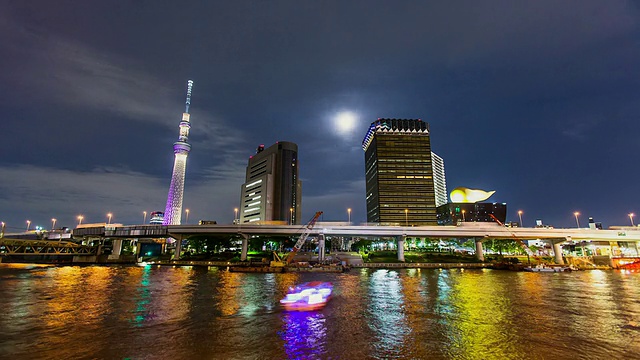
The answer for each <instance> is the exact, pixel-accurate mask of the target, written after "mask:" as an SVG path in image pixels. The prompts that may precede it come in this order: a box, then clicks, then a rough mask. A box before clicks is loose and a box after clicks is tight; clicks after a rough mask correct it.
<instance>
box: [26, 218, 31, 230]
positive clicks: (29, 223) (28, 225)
mask: <svg viewBox="0 0 640 360" xmlns="http://www.w3.org/2000/svg"><path fill="white" fill-rule="evenodd" d="M30 226H31V220H27V231H29V227H30Z"/></svg>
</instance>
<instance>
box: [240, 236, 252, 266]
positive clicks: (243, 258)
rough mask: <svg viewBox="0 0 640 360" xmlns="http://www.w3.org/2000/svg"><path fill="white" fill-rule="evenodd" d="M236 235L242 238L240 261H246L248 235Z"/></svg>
mask: <svg viewBox="0 0 640 360" xmlns="http://www.w3.org/2000/svg"><path fill="white" fill-rule="evenodd" d="M238 235H240V236H242V252H241V253H240V261H247V253H248V252H249V235H246V234H238Z"/></svg>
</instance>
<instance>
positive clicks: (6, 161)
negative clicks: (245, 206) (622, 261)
mask: <svg viewBox="0 0 640 360" xmlns="http://www.w3.org/2000/svg"><path fill="white" fill-rule="evenodd" d="M491 4H494V5H496V6H491V5H490V4H489V3H485V4H477V3H475V2H471V1H470V2H463V3H461V4H458V5H457V6H454V5H447V4H413V5H411V6H402V5H398V4H396V5H395V6H394V5H391V4H387V3H384V2H379V3H375V4H371V3H370V2H366V3H365V2H352V3H349V4H343V3H338V2H336V3H326V4H324V5H319V4H297V5H296V6H286V5H284V4H272V5H267V4H262V3H260V2H250V3H248V4H247V5H246V6H240V5H238V4H198V5H196V3H193V4H166V5H164V6H157V7H155V8H149V7H145V6H144V5H141V4H121V5H118V11H112V10H113V9H112V6H113V5H112V4H110V3H107V2H105V3H99V2H97V3H92V4H76V3H71V2H69V3H64V2H63V3H58V4H55V6H54V5H52V4H50V3H48V2H45V1H41V2H38V1H35V2H29V3H24V4H23V3H5V4H1V5H0V29H1V30H2V31H0V40H1V41H2V42H3V46H4V48H5V52H6V56H4V57H3V58H2V59H0V61H1V62H2V66H1V67H0V69H1V70H0V79H1V81H2V83H3V85H4V86H3V89H2V90H0V91H2V96H1V97H0V98H1V99H2V101H1V102H0V109H2V114H3V120H2V121H1V122H0V133H2V134H4V135H5V137H4V138H3V142H2V145H0V146H2V147H1V153H2V154H3V155H4V156H2V157H1V158H0V172H1V173H2V174H3V176H2V177H0V194H2V195H0V220H1V221H4V222H6V223H7V225H8V228H9V229H16V230H19V229H23V228H26V226H27V223H26V221H27V220H29V221H30V225H31V228H34V227H35V226H42V227H44V228H48V227H50V226H51V225H52V223H53V221H52V219H56V221H55V223H56V226H74V225H76V224H77V223H78V221H79V220H78V218H77V217H78V216H83V218H82V219H83V220H82V221H83V223H85V222H107V221H108V220H110V222H112V223H125V224H134V223H141V222H142V220H143V212H145V211H146V212H147V214H149V213H150V212H152V211H162V210H163V209H164V206H165V201H166V195H167V184H168V182H169V181H170V177H169V175H170V173H171V164H172V161H171V160H172V159H173V156H172V154H171V153H170V151H168V149H169V148H170V146H171V145H172V144H173V142H174V141H175V126H176V120H179V119H177V116H178V114H179V110H178V109H180V106H181V103H182V101H183V91H182V89H183V87H184V82H185V81H186V80H187V79H194V80H195V81H196V82H197V83H198V91H197V94H196V99H197V104H198V106H197V108H194V109H193V112H192V113H193V121H192V126H193V129H194V132H195V133H194V134H192V136H191V137H190V139H189V140H190V143H192V144H193V149H194V151H192V152H191V153H190V154H189V164H188V168H189V170H188V174H187V180H186V185H185V194H184V205H183V207H184V208H185V209H190V211H191V214H190V215H189V222H190V223H195V222H197V220H199V219H203V220H217V221H219V222H220V223H231V221H232V220H233V218H234V208H238V206H239V204H238V199H239V198H240V185H241V184H242V183H243V181H244V174H245V167H246V162H247V159H248V157H249V156H250V155H252V153H253V152H254V149H255V146H256V144H272V143H275V142H277V141H291V142H294V143H296V144H298V145H299V161H300V177H301V180H302V182H303V183H304V188H303V203H302V215H301V219H300V222H301V223H304V222H306V220H307V219H308V218H310V217H311V216H312V215H313V213H314V212H315V211H318V210H322V211H324V220H325V221H328V220H342V221H345V220H346V219H347V218H348V216H350V217H351V219H352V221H353V222H355V223H360V222H364V221H365V219H366V210H365V189H364V183H365V180H364V175H363V169H364V159H363V158H364V156H363V154H362V149H361V148H360V143H361V141H362V137H363V136H364V133H365V132H366V129H367V127H368V125H369V124H370V123H371V122H372V121H374V120H375V119H377V118H422V119H424V120H425V121H426V122H428V123H429V124H430V127H431V133H432V136H431V142H432V147H433V149H434V150H435V152H436V153H437V154H438V155H439V156H440V157H441V158H442V159H443V160H444V162H445V164H446V179H447V187H448V189H449V191H450V190H451V189H453V188H456V187H459V186H465V187H469V188H473V189H483V190H487V191H490V190H495V191H496V193H495V195H494V196H493V197H492V198H490V199H489V201H496V202H505V203H507V204H508V209H509V213H508V215H507V220H508V221H518V217H519V214H518V213H517V212H518V211H519V210H521V211H522V214H520V215H521V216H522V218H523V222H524V224H525V225H527V226H533V225H534V223H535V220H537V219H542V220H543V222H544V223H545V224H550V225H554V226H557V227H575V226H576V223H577V220H579V223H580V224H581V225H582V226H586V224H587V220H588V218H589V217H593V218H594V219H595V221H597V222H602V223H603V225H604V226H605V227H607V226H612V225H629V224H630V223H631V222H633V221H634V220H635V219H633V217H632V216H631V217H630V216H629V214H631V213H637V212H638V211H640V210H638V209H637V208H636V206H637V204H639V203H640V195H639V194H638V192H637V191H635V188H634V182H633V179H635V178H636V177H637V176H638V175H639V174H638V172H639V171H638V170H637V169H636V168H635V167H633V160H634V155H636V154H637V144H638V135H637V134H638V133H640V122H638V121H637V120H636V119H635V117H636V116H637V115H636V113H637V112H638V111H637V110H638V109H637V107H638V106H639V105H637V104H636V103H637V101H636V100H635V98H636V94H637V93H638V90H640V89H639V87H638V80H640V74H638V72H637V70H635V68H636V66H635V64H637V63H638V60H640V49H638V46H637V45H636V44H635V38H636V37H637V36H638V34H639V33H640V31H639V29H638V25H637V24H638V23H640V21H639V20H640V15H639V14H640V12H639V11H638V10H639V9H638V7H637V5H635V4H633V3H630V2H623V1H612V2H607V3H606V4H603V3H601V2H598V1H580V2H563V3H556V2H552V1H548V2H547V1H541V2H536V3H535V4H512V3H509V2H504V3H503V2H493V3H491ZM462 9H464V10H462ZM222 14H224V16H223V15H222ZM442 19H446V20H442ZM381 24H384V25H381ZM195 129H197V131H195ZM347 209H352V210H351V212H349V214H348V213H347ZM575 212H578V213H579V214H580V215H579V219H576V216H575V215H574V213H575ZM107 214H112V216H111V217H108V216H107ZM148 219H149V218H148V216H147V221H148Z"/></svg>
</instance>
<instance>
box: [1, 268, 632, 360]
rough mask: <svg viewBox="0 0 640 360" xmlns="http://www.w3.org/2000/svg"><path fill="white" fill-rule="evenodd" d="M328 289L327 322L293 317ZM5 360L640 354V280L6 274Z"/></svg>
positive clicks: (383, 274) (498, 274)
mask: <svg viewBox="0 0 640 360" xmlns="http://www.w3.org/2000/svg"><path fill="white" fill-rule="evenodd" d="M311 280H325V281H331V282H333V283H334V286H335V296H334V298H333V299H332V300H331V302H330V303H329V304H328V305H327V307H326V308H325V309H323V310H322V311H318V312H299V313H287V312H284V311H282V309H281V308H280V307H279V303H278V301H279V299H281V298H282V297H283V296H284V294H285V293H286V290H287V288H288V287H289V286H292V285H294V284H296V283H299V282H303V281H311ZM0 308H1V309H2V310H3V312H2V313H3V315H2V316H0V358H2V359H84V358H86V359H125V358H129V359H287V358H288V359H614V358H615V359H618V358H640V273H634V272H624V271H585V272H575V273H567V274H564V273H558V274H533V273H517V272H506V271H492V270H473V271H469V270H421V269H407V270H352V271H351V272H350V273H346V274H241V273H229V272H226V271H224V270H218V269H216V268H211V269H206V268H189V267H182V268H181V267H177V268H172V267H151V266H147V267H137V266H136V267H134V266H131V267H116V266H114V267H98V266H91V267H34V266H24V265H7V264H4V265H1V266H0Z"/></svg>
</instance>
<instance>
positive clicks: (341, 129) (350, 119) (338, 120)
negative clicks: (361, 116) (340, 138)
mask: <svg viewBox="0 0 640 360" xmlns="http://www.w3.org/2000/svg"><path fill="white" fill-rule="evenodd" d="M357 121H358V119H357V117H356V114H354V113H352V112H351V111H343V112H340V113H338V114H337V115H336V117H335V125H336V128H337V129H338V133H339V134H340V135H348V134H349V133H351V132H352V131H353V130H354V129H355V128H356V122H357Z"/></svg>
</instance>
